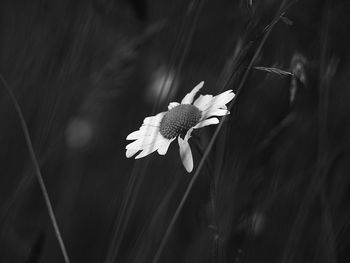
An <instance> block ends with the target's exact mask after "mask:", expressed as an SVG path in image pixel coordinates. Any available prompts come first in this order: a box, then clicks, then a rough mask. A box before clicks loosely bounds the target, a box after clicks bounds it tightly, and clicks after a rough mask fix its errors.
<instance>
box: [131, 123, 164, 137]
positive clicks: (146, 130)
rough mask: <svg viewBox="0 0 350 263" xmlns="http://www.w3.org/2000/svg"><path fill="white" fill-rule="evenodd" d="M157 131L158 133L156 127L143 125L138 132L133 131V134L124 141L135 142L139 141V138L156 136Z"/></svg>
mask: <svg viewBox="0 0 350 263" xmlns="http://www.w3.org/2000/svg"><path fill="white" fill-rule="evenodd" d="M158 131H159V128H158V127H153V126H148V125H147V126H146V125H143V126H141V127H140V129H139V130H138V131H134V132H132V133H130V134H129V135H128V136H127V137H126V139H127V140H137V139H140V138H141V137H146V136H156V135H157V133H158Z"/></svg>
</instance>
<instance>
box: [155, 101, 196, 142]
mask: <svg viewBox="0 0 350 263" xmlns="http://www.w3.org/2000/svg"><path fill="white" fill-rule="evenodd" d="M201 116H202V113H201V111H200V110H199V109H198V108H197V107H195V106H193V105H190V104H180V105H178V106H176V107H174V108H172V109H171V110H169V111H168V112H167V113H166V114H165V115H164V117H163V119H162V121H161V122H160V127H159V132H160V134H161V135H162V136H163V137H164V138H166V139H172V138H174V137H176V136H179V135H181V134H182V133H184V132H186V131H187V130H189V129H190V128H192V127H193V126H195V125H196V124H197V123H198V122H199V120H200V119H201Z"/></svg>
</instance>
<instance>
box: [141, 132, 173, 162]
mask: <svg viewBox="0 0 350 263" xmlns="http://www.w3.org/2000/svg"><path fill="white" fill-rule="evenodd" d="M166 141H168V139H165V138H164V137H162V138H158V140H157V141H155V142H154V143H151V144H150V145H148V146H146V147H144V149H143V150H142V152H140V153H139V154H138V155H136V157H135V159H140V158H142V157H145V156H146V155H149V154H151V153H153V152H154V151H156V150H158V149H159V147H161V146H162V145H163V144H164V143H165V142H166Z"/></svg>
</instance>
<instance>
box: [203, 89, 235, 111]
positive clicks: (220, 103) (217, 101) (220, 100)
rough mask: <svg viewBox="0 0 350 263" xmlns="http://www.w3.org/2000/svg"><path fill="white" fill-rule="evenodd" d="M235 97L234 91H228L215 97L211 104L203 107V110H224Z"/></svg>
mask: <svg viewBox="0 0 350 263" xmlns="http://www.w3.org/2000/svg"><path fill="white" fill-rule="evenodd" d="M234 97H235V94H234V93H233V91H232V90H227V91H225V92H223V93H221V94H219V95H217V96H215V97H213V98H212V99H211V101H210V102H208V103H207V104H206V105H203V107H202V108H201V110H202V111H208V110H212V109H219V108H223V107H224V106H225V105H226V104H227V103H229V102H230V101H231V100H232V99H233V98H234Z"/></svg>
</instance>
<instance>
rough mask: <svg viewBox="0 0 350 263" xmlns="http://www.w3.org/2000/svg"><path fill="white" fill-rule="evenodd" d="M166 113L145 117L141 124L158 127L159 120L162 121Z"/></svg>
mask: <svg viewBox="0 0 350 263" xmlns="http://www.w3.org/2000/svg"><path fill="white" fill-rule="evenodd" d="M165 113H166V111H164V112H160V113H158V114H157V115H155V116H150V117H147V118H145V119H144V120H143V124H144V125H150V126H159V124H160V122H161V120H162V119H163V117H164V115H165Z"/></svg>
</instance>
